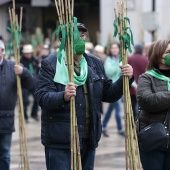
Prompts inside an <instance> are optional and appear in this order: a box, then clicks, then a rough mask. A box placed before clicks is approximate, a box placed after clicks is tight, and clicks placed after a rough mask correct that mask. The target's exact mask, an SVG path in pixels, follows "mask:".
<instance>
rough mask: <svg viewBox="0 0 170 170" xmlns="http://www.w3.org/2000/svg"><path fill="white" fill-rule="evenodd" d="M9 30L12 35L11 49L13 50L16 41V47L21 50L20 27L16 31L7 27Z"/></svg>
mask: <svg viewBox="0 0 170 170" xmlns="http://www.w3.org/2000/svg"><path fill="white" fill-rule="evenodd" d="M7 30H8V31H9V32H10V34H11V40H10V48H12V46H13V44H14V41H15V42H16V47H17V48H18V49H19V48H20V40H19V37H20V38H21V31H20V29H19V26H17V29H16V30H15V31H14V30H13V29H12V28H10V27H7Z"/></svg>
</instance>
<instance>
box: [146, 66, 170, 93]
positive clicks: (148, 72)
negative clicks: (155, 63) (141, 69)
mask: <svg viewBox="0 0 170 170" xmlns="http://www.w3.org/2000/svg"><path fill="white" fill-rule="evenodd" d="M145 73H147V74H150V75H151V76H153V77H155V78H157V79H159V80H163V81H166V82H167V86H168V91H170V78H169V77H166V76H164V75H163V74H159V73H157V72H156V71H155V70H153V69H152V70H148V71H146V72H145Z"/></svg>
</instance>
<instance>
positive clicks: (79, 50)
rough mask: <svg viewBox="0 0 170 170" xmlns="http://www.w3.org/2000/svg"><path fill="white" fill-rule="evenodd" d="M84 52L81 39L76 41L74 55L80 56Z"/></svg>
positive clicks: (83, 44)
mask: <svg viewBox="0 0 170 170" xmlns="http://www.w3.org/2000/svg"><path fill="white" fill-rule="evenodd" d="M84 51H85V43H84V41H83V40H82V39H78V40H77V42H76V46H75V54H77V55H82V54H83V53H84Z"/></svg>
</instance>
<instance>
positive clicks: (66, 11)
mask: <svg viewBox="0 0 170 170" xmlns="http://www.w3.org/2000/svg"><path fill="white" fill-rule="evenodd" d="M55 5H56V9H57V13H58V17H59V22H60V24H64V25H65V26H66V34H67V36H66V44H65V49H64V50H65V51H66V59H67V61H66V63H67V68H68V73H69V81H70V82H74V58H73V46H74V45H73V44H74V38H73V32H74V23H73V20H72V17H73V10H74V0H72V1H70V0H58V2H57V1H56V0H55ZM70 24H71V26H70ZM61 31H62V30H61ZM70 138H71V144H70V152H71V160H70V161H71V167H70V168H71V170H82V166H81V155H80V144H79V134H78V127H77V117H76V108H75V97H71V99H70Z"/></svg>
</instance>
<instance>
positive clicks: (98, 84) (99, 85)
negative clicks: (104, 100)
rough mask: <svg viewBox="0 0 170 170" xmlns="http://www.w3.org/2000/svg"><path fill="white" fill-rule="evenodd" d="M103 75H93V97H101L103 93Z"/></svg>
mask: <svg viewBox="0 0 170 170" xmlns="http://www.w3.org/2000/svg"><path fill="white" fill-rule="evenodd" d="M103 82H104V76H102V75H100V76H99V75H95V76H94V77H93V89H94V97H97V98H101V97H102V93H103Z"/></svg>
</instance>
